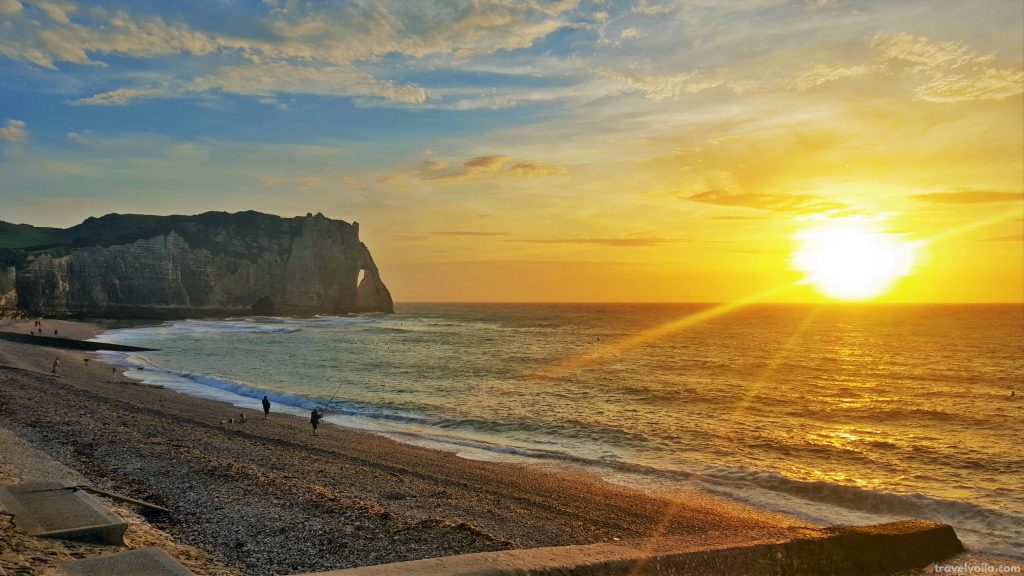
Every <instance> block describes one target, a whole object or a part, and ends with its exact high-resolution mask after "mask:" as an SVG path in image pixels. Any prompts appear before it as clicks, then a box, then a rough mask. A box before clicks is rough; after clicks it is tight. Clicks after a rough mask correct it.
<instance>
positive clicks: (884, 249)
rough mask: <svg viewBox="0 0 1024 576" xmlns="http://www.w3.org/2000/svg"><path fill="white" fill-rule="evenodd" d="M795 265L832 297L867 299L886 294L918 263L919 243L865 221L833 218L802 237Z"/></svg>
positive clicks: (807, 231)
mask: <svg viewBox="0 0 1024 576" xmlns="http://www.w3.org/2000/svg"><path fill="white" fill-rule="evenodd" d="M796 238H797V240H798V241H799V243H800V247H799V248H798V249H797V251H796V252H795V253H794V254H793V267H794V268H796V269H797V270H800V271H802V272H805V273H806V274H807V281H808V282H809V283H811V284H812V285H814V287H815V288H817V289H818V290H819V291H821V292H822V293H823V294H825V295H826V296H830V297H833V298H839V299H842V300H864V299H868V298H873V297H875V296H879V295H881V294H883V293H885V291H886V290H888V289H889V287H890V286H892V284H893V282H895V281H896V280H897V279H899V278H902V277H903V276H906V275H907V274H908V273H909V272H910V269H911V267H912V266H913V264H914V251H913V247H912V246H911V245H910V244H908V243H906V242H903V241H901V240H900V239H899V238H898V237H897V236H896V235H894V234H886V233H883V232H880V231H878V230H875V229H873V228H872V227H871V226H870V225H868V224H866V223H865V222H862V221H858V220H853V221H841V222H833V223H829V224H826V225H824V226H820V227H818V228H812V229H810V230H805V231H803V232H801V233H799V234H797V236H796Z"/></svg>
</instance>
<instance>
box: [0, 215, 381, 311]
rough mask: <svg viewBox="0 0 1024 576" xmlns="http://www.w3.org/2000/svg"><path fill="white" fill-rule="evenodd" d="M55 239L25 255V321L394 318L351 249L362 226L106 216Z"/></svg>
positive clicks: (18, 279)
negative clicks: (367, 315)
mask: <svg viewBox="0 0 1024 576" xmlns="http://www.w3.org/2000/svg"><path fill="white" fill-rule="evenodd" d="M53 238H54V239H57V240H58V242H57V244H56V245H52V246H49V247H46V248H36V249H32V248H25V249H23V250H22V252H23V255H22V260H21V262H20V266H19V267H18V268H17V270H16V273H15V278H14V280H15V282H14V284H15V286H16V290H15V292H16V299H17V300H16V304H17V307H18V308H20V309H22V310H24V311H26V312H28V313H29V314H42V315H46V316H94V317H96V316H98V317H122V318H180V317H189V316H219V315H247V314H254V313H255V314H283V315H310V314H332V313H344V312H392V311H393V304H392V300H391V294H390V292H388V289H387V287H386V286H385V285H384V283H383V281H382V280H381V278H380V273H379V271H378V269H377V266H376V265H375V264H374V262H373V259H372V258H371V256H370V252H369V250H368V249H367V248H366V246H365V245H364V244H363V243H362V242H360V241H359V224H358V223H353V224H349V223H347V222H343V221H340V220H331V219H328V218H326V217H324V216H322V215H320V214H317V215H316V216H311V215H307V216H306V217H302V218H289V219H285V218H280V217H277V216H271V215H267V214H259V213H255V212H245V213H239V214H225V213H207V214H201V215H199V216H194V217H182V216H168V217H153V216H121V215H116V214H115V215H109V216H104V217H103V218H99V219H89V220H87V221H86V222H84V223H83V224H81V225H79V226H77V227H75V228H72V229H68V230H66V231H58V232H56V233H54V235H53ZM360 271H362V275H363V278H362V280H361V281H359V280H358V279H359V276H360ZM0 276H2V274H0ZM357 282H358V284H357ZM2 289H3V282H2V281H0V290H2ZM0 297H2V294H0Z"/></svg>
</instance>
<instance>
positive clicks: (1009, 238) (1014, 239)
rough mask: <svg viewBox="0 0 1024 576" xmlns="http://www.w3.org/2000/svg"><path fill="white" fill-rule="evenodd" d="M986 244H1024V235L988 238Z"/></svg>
mask: <svg viewBox="0 0 1024 576" xmlns="http://www.w3.org/2000/svg"><path fill="white" fill-rule="evenodd" d="M984 241H985V242H1024V234H1010V235H1009V236H996V237H995V238H986V239H985V240H984Z"/></svg>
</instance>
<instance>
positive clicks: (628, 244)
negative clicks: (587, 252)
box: [522, 236, 678, 248]
mask: <svg viewBox="0 0 1024 576" xmlns="http://www.w3.org/2000/svg"><path fill="white" fill-rule="evenodd" d="M522 242H530V243H532V244H591V245H595V246H610V247H616V248H644V247H651V246H663V245H665V244H672V243H675V242H678V240H674V239H672V238H660V237H654V236H652V237H636V238H551V239H532V240H530V239H527V240H522Z"/></svg>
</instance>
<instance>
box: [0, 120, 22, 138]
mask: <svg viewBox="0 0 1024 576" xmlns="http://www.w3.org/2000/svg"><path fill="white" fill-rule="evenodd" d="M0 139H3V140H6V141H8V142H24V141H25V140H26V139H28V130H26V129H25V122H24V121H23V120H8V121H7V124H6V125H5V126H4V127H3V128H0Z"/></svg>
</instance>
